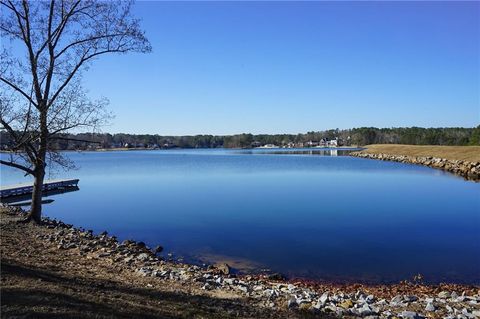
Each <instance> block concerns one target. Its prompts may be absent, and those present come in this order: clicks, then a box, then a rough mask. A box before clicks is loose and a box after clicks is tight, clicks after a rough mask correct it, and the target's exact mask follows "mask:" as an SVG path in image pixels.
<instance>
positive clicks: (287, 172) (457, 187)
mask: <svg viewBox="0 0 480 319" xmlns="http://www.w3.org/2000/svg"><path fill="white" fill-rule="evenodd" d="M270 152H272V150H255V151H239V150H169V151H165V150H159V151H131V152H104V153H100V152H91V153H90V152H84V153H68V156H69V157H70V158H71V159H72V160H74V161H75V163H76V165H77V166H78V167H79V168H78V170H75V171H69V172H59V173H58V174H56V175H55V176H51V177H55V178H60V177H62V178H63V177H74V178H80V183H79V187H80V191H77V192H71V193H66V194H62V195H55V196H53V197H52V198H53V199H54V200H55V201H54V202H53V203H52V204H48V205H45V206H44V213H45V215H47V216H50V217H56V218H60V219H62V220H64V221H66V222H69V223H73V224H75V225H77V226H81V227H85V228H87V229H93V230H94V231H97V232H100V231H103V230H108V231H109V233H110V234H114V235H117V236H118V237H119V239H126V238H134V239H137V240H143V241H145V242H146V243H147V244H149V245H151V246H154V245H156V244H161V245H163V246H164V247H165V252H173V253H174V256H177V257H180V256H181V257H184V258H185V259H186V260H199V259H203V260H207V261H212V262H213V261H216V260H228V261H229V262H230V263H233V264H234V266H235V265H237V266H238V267H240V268H242V267H247V268H248V267H251V268H255V269H256V270H258V269H260V268H269V269H271V270H273V271H278V272H281V273H284V274H286V275H289V276H291V277H306V278H312V279H319V280H339V281H345V280H354V281H370V282H395V281H399V280H404V279H410V278H411V277H412V276H413V275H415V274H417V273H421V274H423V275H424V276H425V278H426V279H427V281H428V282H440V281H453V282H459V283H460V282H461V283H480V196H479V195H480V184H479V183H473V182H467V181H464V180H463V179H461V178H459V177H455V176H453V175H450V174H448V173H443V172H441V171H439V170H434V169H430V168H426V167H421V166H414V165H407V164H400V163H393V162H383V161H375V160H368V159H359V158H351V157H347V156H322V154H314V155H309V154H287V155H285V154H269V153H270ZM273 152H275V151H273ZM340 153H341V152H340ZM323 155H325V154H323ZM1 156H5V154H2V155H1ZM21 181H25V180H24V178H23V177H22V174H20V173H17V172H15V171H13V170H11V169H9V168H6V167H2V168H1V182H2V185H3V184H10V183H17V182H21ZM236 262H238V264H237V263H236Z"/></svg>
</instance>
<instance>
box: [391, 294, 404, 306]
mask: <svg viewBox="0 0 480 319" xmlns="http://www.w3.org/2000/svg"><path fill="white" fill-rule="evenodd" d="M402 301H403V297H402V296H400V295H397V296H395V297H393V298H392V300H390V302H391V303H394V304H399V303H401V302H402Z"/></svg>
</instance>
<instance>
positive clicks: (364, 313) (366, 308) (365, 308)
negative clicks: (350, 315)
mask: <svg viewBox="0 0 480 319" xmlns="http://www.w3.org/2000/svg"><path fill="white" fill-rule="evenodd" d="M359 313H360V315H361V316H368V315H371V314H373V310H372V308H370V306H369V305H367V304H364V305H363V307H362V308H360V309H359Z"/></svg>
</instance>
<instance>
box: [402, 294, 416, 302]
mask: <svg viewBox="0 0 480 319" xmlns="http://www.w3.org/2000/svg"><path fill="white" fill-rule="evenodd" d="M403 299H404V300H405V301H406V302H414V301H417V300H418V297H417V296H413V295H412V296H404V297H403Z"/></svg>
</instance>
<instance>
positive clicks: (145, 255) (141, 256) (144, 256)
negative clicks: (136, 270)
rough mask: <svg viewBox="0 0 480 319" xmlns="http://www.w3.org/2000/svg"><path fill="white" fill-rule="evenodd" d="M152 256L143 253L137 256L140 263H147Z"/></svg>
mask: <svg viewBox="0 0 480 319" xmlns="http://www.w3.org/2000/svg"><path fill="white" fill-rule="evenodd" d="M149 257H150V256H148V254H146V253H141V254H140V255H138V256H137V259H138V260H140V261H146V260H148V259H149Z"/></svg>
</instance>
